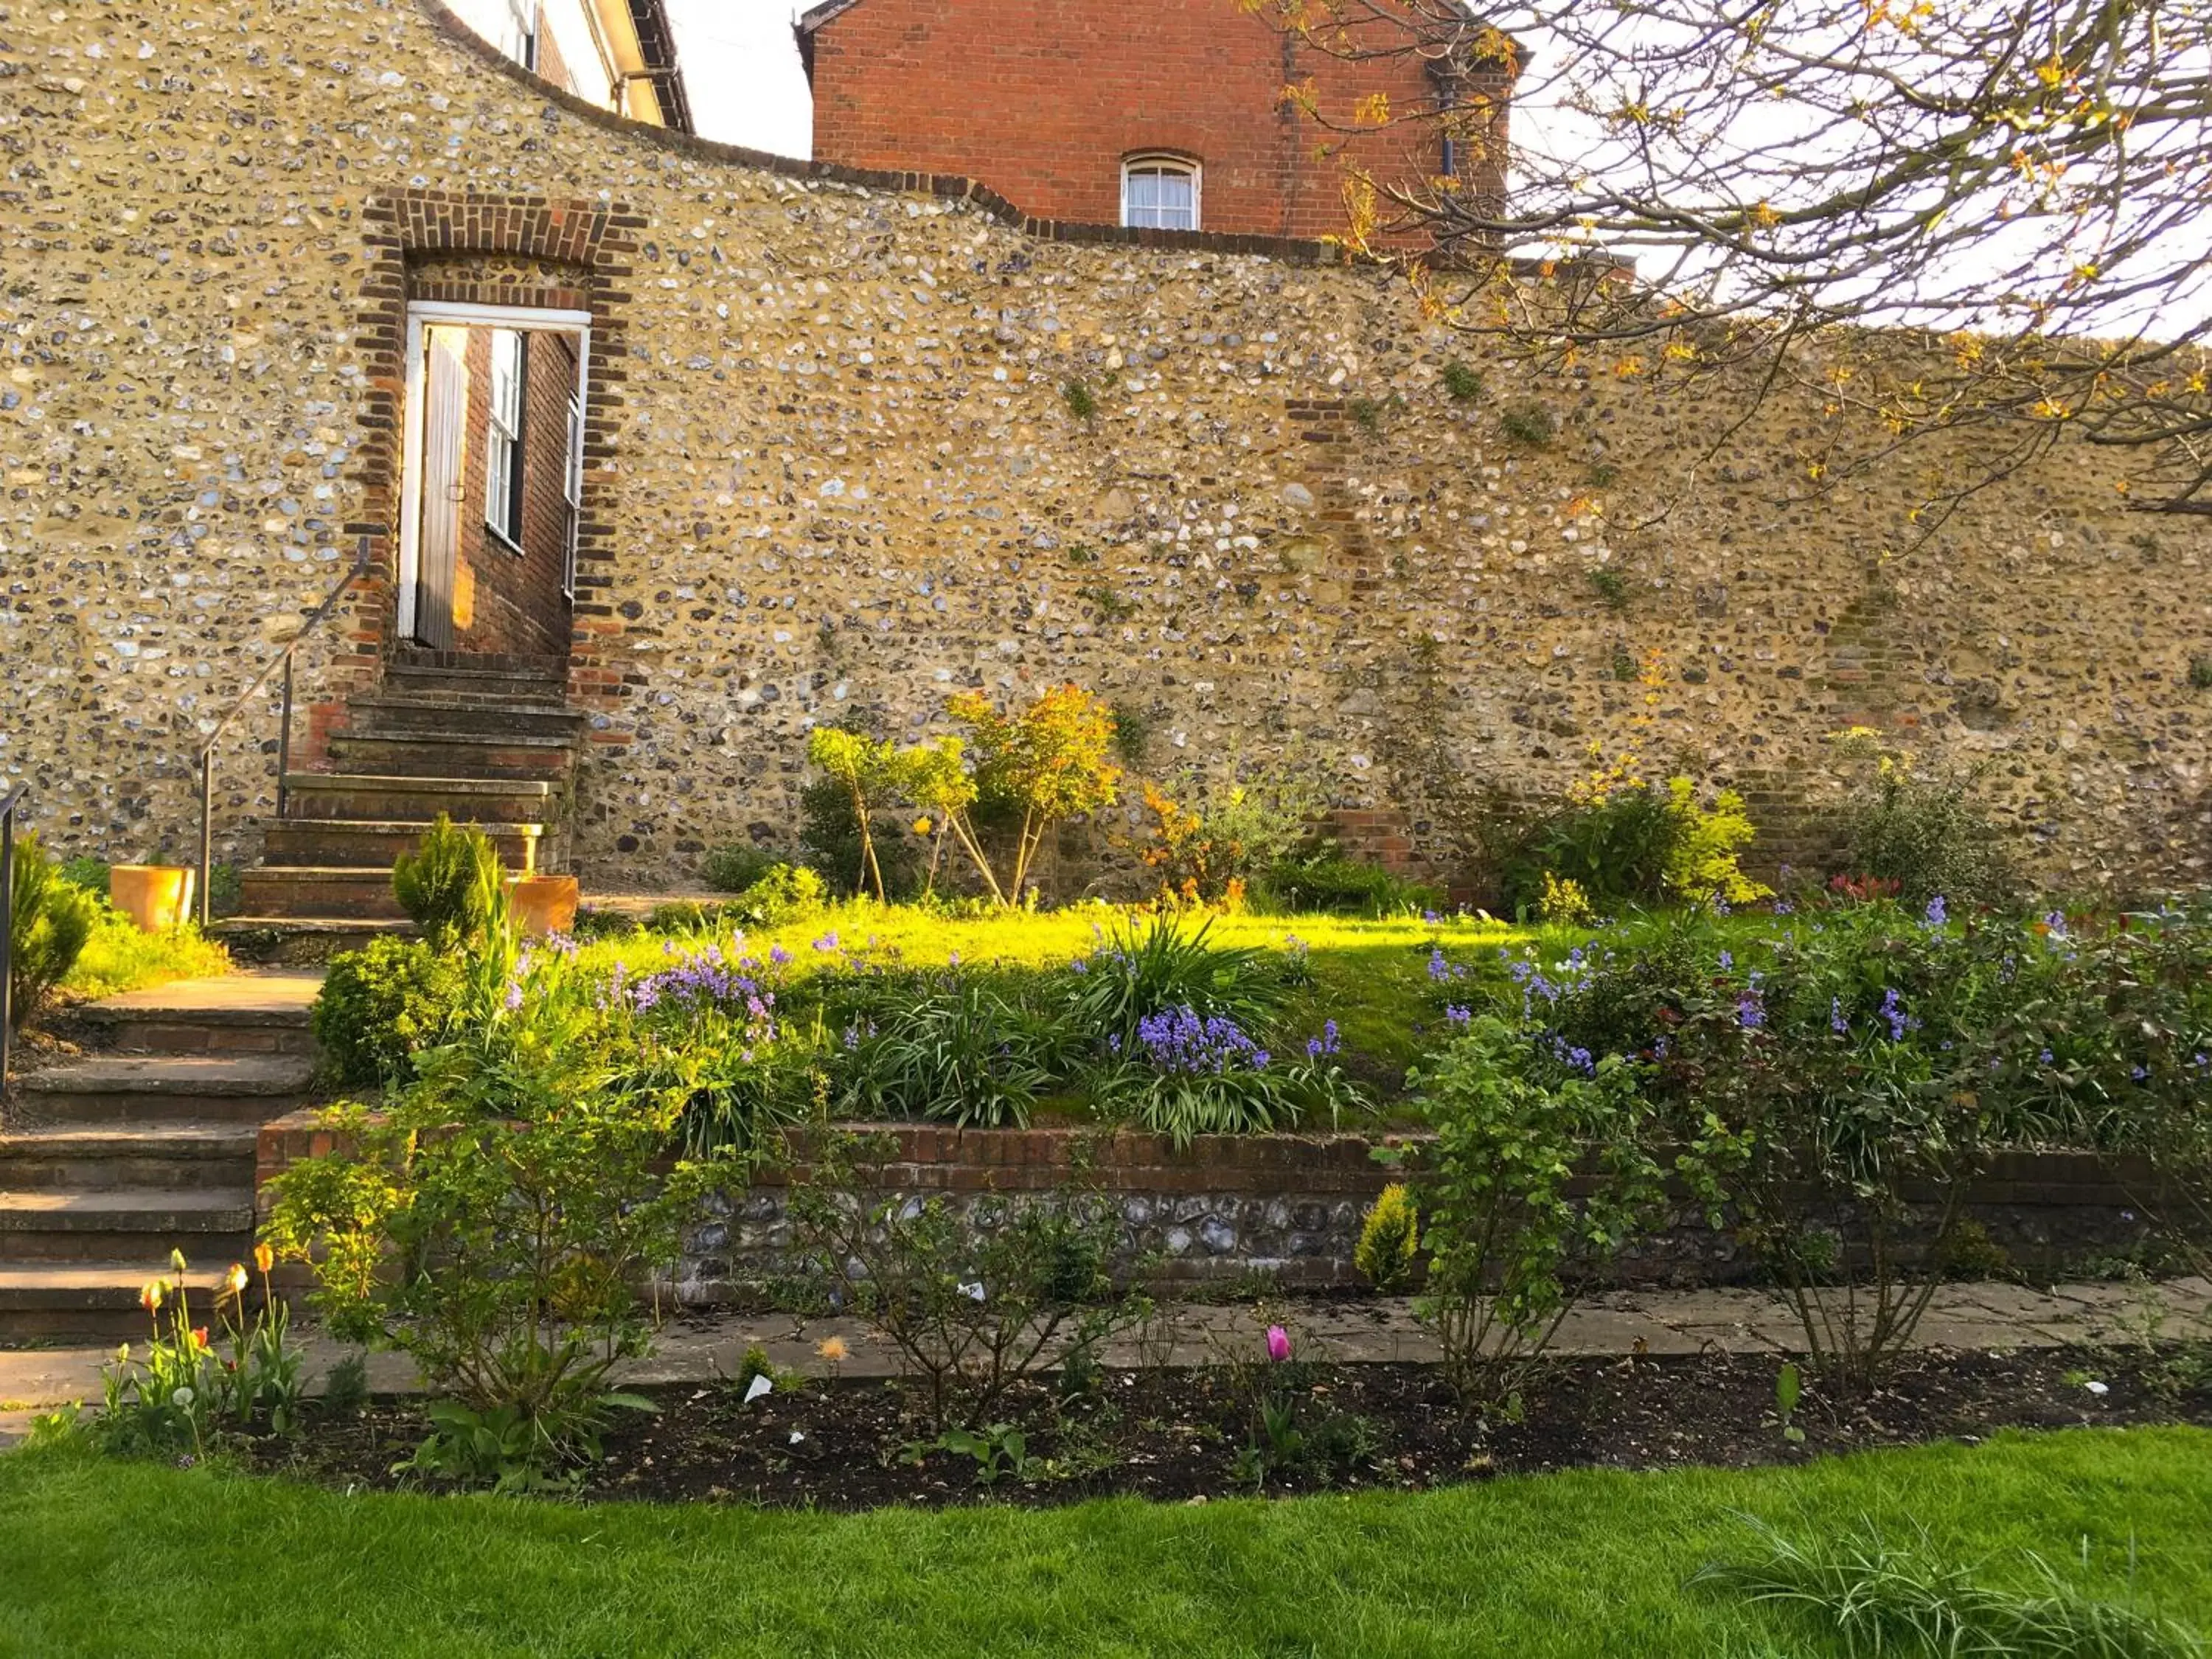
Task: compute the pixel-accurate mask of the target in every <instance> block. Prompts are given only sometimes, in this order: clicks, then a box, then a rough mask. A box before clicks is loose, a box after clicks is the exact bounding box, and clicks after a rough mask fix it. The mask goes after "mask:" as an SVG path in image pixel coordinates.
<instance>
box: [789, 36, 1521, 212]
mask: <svg viewBox="0 0 2212 1659" xmlns="http://www.w3.org/2000/svg"><path fill="white" fill-rule="evenodd" d="M1411 38H1412V37H1410V36H1408V35H1406V34H1403V33H1398V32H1395V31H1394V30H1392V29H1390V28H1389V27H1373V28H1370V30H1369V31H1368V33H1367V34H1366V35H1365V36H1364V37H1363V38H1362V39H1361V40H1360V42H1359V44H1360V45H1361V46H1363V47H1364V48H1367V49H1371V50H1375V51H1376V52H1383V53H1384V54H1386V55H1382V56H1377V57H1376V58H1371V59H1368V60H1364V61H1358V62H1347V61H1345V60H1344V59H1342V58H1337V57H1334V56H1330V55H1328V54H1325V53H1323V52H1319V51H1317V50H1315V49H1313V48H1312V47H1310V46H1293V45H1291V43H1290V42H1289V41H1288V40H1286V39H1285V37H1284V36H1283V35H1282V34H1280V33H1279V32H1278V31H1277V30H1275V29H1274V28H1273V27H1270V26H1269V25H1268V23H1267V21H1265V20H1264V19H1262V18H1261V17H1259V16H1257V15H1254V14H1252V13H1249V12H1247V11H1245V10H1243V9H1242V8H1240V7H1238V6H1237V5H1235V4H1233V3H1231V0H1157V3H1153V4H1148V5H1146V6H1143V7H1141V8H1137V9H1121V10H1116V9H1111V8H1101V7H1098V6H1096V5H1091V4H1087V3H1084V0H856V3H854V4H852V5H850V6H848V7H847V8H846V9H843V10H842V11H839V12H837V13H836V14H835V15H832V16H831V17H830V18H829V20H828V21H826V22H824V23H823V24H822V25H821V26H820V27H817V29H815V30H814V31H813V32H812V33H811V35H810V36H808V37H807V39H808V41H809V43H810V51H811V81H812V84H813V89H814V155H815V156H816V158H817V160H821V161H832V162H838V163H843V164H848V165H851V166H854V167H879V168H890V169H900V170H906V169H911V170H914V171H917V172H927V173H959V174H964V175H966V176H967V177H969V178H973V179H980V180H981V181H982V182H983V183H984V184H986V185H988V186H990V188H991V189H993V190H994V191H998V192H999V193H1000V195H1002V196H1005V197H1008V198H1010V199H1011V200H1012V201H1015V202H1017V203H1018V204H1020V205H1021V206H1022V208H1023V210H1024V211H1025V212H1028V213H1032V214H1036V215H1038V216H1042V217H1045V218H1052V219H1063V220H1070V221H1073V222H1078V223H1086V224H1104V225H1113V224H1119V223H1120V222H1121V161H1122V160H1123V158H1124V157H1125V156H1127V155H1132V154H1136V153H1141V152H1146V151H1164V152H1167V153H1170V154H1173V155H1180V156H1182V157H1184V158H1187V159H1189V160H1194V161H1198V162H1199V163H1200V166H1201V167H1202V170H1203V173H1202V191H1201V195H1202V200H1201V204H1200V208H1201V218H1202V225H1203V228H1206V229H1209V230H1218V231H1227V232H1243V233H1252V234H1262V235H1274V236H1300V237H1318V236H1328V235H1340V234H1343V233H1344V232H1345V230H1346V228H1347V225H1348V223H1349V218H1348V215H1347V211H1346V203H1345V197H1344V185H1345V182H1346V176H1347V175H1346V164H1347V162H1350V163H1352V164H1353V165H1356V166H1357V167H1361V168H1363V169H1365V170H1367V171H1369V172H1370V173H1372V174H1373V175H1374V176H1375V177H1376V179H1382V180H1386V181H1392V182H1396V181H1401V180H1402V181H1415V182H1419V183H1421V184H1424V185H1425V183H1426V182H1427V181H1428V180H1429V179H1431V178H1433V177H1434V176H1435V175H1436V174H1437V173H1438V172H1439V171H1440V170H1441V168H1442V165H1443V157H1442V143H1441V140H1440V138H1439V137H1438V136H1437V132H1436V131H1435V130H1434V129H1433V128H1432V127H1431V126H1430V125H1425V124H1423V123H1421V122H1419V121H1412V122H1408V121H1406V120H1404V119H1403V118H1404V117H1406V116H1408V115H1411V114H1413V113H1414V112H1419V111H1424V110H1429V109H1432V108H1434V107H1435V106H1436V103H1437V88H1436V85H1435V83H1434V82H1432V81H1431V78H1430V76H1429V75H1428V73H1427V70H1426V69H1425V66H1424V64H1425V60H1424V59H1423V58H1421V57H1420V56H1419V54H1418V53H1415V52H1412V51H1411V50H1409V49H1408V42H1409V41H1410V40H1411ZM1307 82H1311V83H1312V85H1313V88H1314V90H1315V93H1316V96H1317V99H1318V106H1319V108H1320V111H1321V112H1322V115H1323V116H1324V117H1325V118H1326V119H1327V120H1328V121H1329V122H1331V123H1336V124H1343V125H1351V124H1352V122H1353V120H1354V116H1355V112H1356V111H1357V110H1358V108H1359V107H1360V106H1361V103H1362V100H1364V99H1366V98H1367V97H1369V96H1370V95H1371V94H1381V95H1382V96H1383V97H1384V98H1386V99H1387V100H1388V102H1389V108H1390V111H1391V112H1392V114H1393V115H1394V116H1395V117H1397V118H1399V123H1398V125H1393V126H1389V127H1387V128H1383V129H1380V130H1370V131H1360V132H1358V133H1352V134H1345V133H1338V132H1333V131H1328V130H1326V129H1325V128H1324V127H1323V126H1322V125H1318V124H1316V122H1314V121H1312V120H1311V119H1310V118H1307V117H1305V116H1304V115H1303V114H1301V113H1300V112H1298V111H1297V109H1296V107H1295V106H1293V105H1292V104H1291V102H1290V101H1289V100H1286V99H1285V97H1284V95H1283V94H1284V89H1285V87H1286V86H1291V85H1303V84H1304V83H1307ZM1466 84H1467V87H1468V90H1467V92H1466V93H1465V94H1462V100H1461V101H1462V105H1467V104H1471V103H1472V102H1473V100H1474V98H1476V97H1481V98H1485V99H1491V100H1502V98H1503V96H1504V92H1505V85H1506V83H1505V82H1504V78H1503V77H1502V76H1498V75H1495V74H1489V75H1484V76H1476V77H1472V78H1470V79H1469V80H1468V82H1467V83H1466ZM1501 107H1502V106H1501ZM1503 121H1504V118H1503V114H1502V112H1501V114H1500V115H1499V117H1498V126H1497V128H1496V129H1495V130H1494V133H1493V137H1492V143H1494V144H1496V145H1497V146H1498V148H1497V149H1494V150H1493V151H1492V155H1493V156H1496V155H1502V154H1503V148H1502V145H1503ZM1463 173H1464V175H1465V176H1466V177H1467V178H1468V179H1469V182H1470V186H1471V187H1472V188H1474V189H1476V190H1479V191H1492V192H1494V191H1496V190H1498V187H1499V185H1498V177H1499V166H1498V162H1497V161H1495V160H1488V161H1485V162H1483V163H1482V164H1481V165H1480V167H1468V168H1465V169H1463Z"/></svg>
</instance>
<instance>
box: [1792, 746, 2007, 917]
mask: <svg viewBox="0 0 2212 1659" xmlns="http://www.w3.org/2000/svg"><path fill="white" fill-rule="evenodd" d="M1843 828H1844V842H1845V848H1846V850H1845V853H1844V866H1845V867H1844V869H1842V870H1841V871H1838V872H1835V873H1838V874H1840V875H1844V876H1850V877H1865V876H1871V877H1874V878H1875V879H1876V880H1878V881H1881V882H1885V883H1888V882H1894V883H1895V884H1897V885H1896V889H1895V891H1896V894H1897V896H1898V897H1899V899H1900V900H1902V901H1903V902H1905V903H1907V904H1911V905H1916V906H1917V905H1922V904H1925V903H1926V902H1928V901H1929V900H1930V899H1932V898H1934V897H1936V896H1937V895H1938V894H1941V895H1942V896H1943V897H1944V898H1945V899H1947V900H1948V901H1949V902H1951V903H1953V904H1954V905H1959V906H1962V907H1963V906H1966V905H1974V904H1996V903H2001V902H2003V901H2004V900H2005V899H2006V898H2007V897H2008V896H2009V895H2010V894H2011V893H2012V892H2013V891H2014V890H2015V888H2016V886H2017V880H2016V878H2015V874H2014V871H2013V868H2012V862H2011V860H2010V859H2009V857H2008V855H2007V854H2006V852H2005V848H2004V843H2003V838H2002V834H2001V833H2000V832H1999V830H1998V829H1997V827H1996V825H1995V824H1994V823H1990V818H1989V815H1988V813H1987V812H1985V811H1984V810H1983V808H1982V805H1981V804H1980V802H1978V800H1976V799H1975V798H1974V793H1973V788H1972V784H1971V782H1970V781H1968V780H1966V778H1963V777H1958V776H1950V777H1942V778H1923V777H1917V776H1915V775H1912V774H1911V773H1910V772H1908V771H1906V770H1905V769H1903V768H1901V767H1895V766H1891V767H1885V768H1883V769H1881V772H1880V773H1879V774H1878V775H1876V776H1875V778H1874V780H1873V781H1872V783H1871V785H1870V786H1869V787H1868V788H1867V789H1866V790H1865V791H1864V792H1863V793H1862V795H1861V797H1860V799H1858V800H1857V801H1856V802H1854V803H1853V804H1852V805H1850V807H1849V808H1847V809H1846V811H1845V813H1844V825H1843Z"/></svg>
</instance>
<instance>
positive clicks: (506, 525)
mask: <svg viewBox="0 0 2212 1659" xmlns="http://www.w3.org/2000/svg"><path fill="white" fill-rule="evenodd" d="M490 332H491V394H490V399H489V404H488V406H487V412H488V414H489V417H490V418H489V420H488V421H487V422H485V428H486V429H485V436H484V522H485V523H486V524H488V525H489V526H491V527H492V529H493V530H494V531H495V532H497V533H498V534H499V535H501V536H502V537H504V538H506V539H507V541H509V542H511V543H513V544H514V545H515V546H517V547H520V545H521V544H522V388H523V380H524V376H525V374H526V369H525V367H524V365H525V363H526V361H527V354H526V352H525V350H524V349H523V343H522V334H521V331H520V330H517V329H512V328H495V329H493V330H491V331H490Z"/></svg>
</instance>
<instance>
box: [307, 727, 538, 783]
mask: <svg viewBox="0 0 2212 1659" xmlns="http://www.w3.org/2000/svg"><path fill="white" fill-rule="evenodd" d="M330 753H331V759H332V760H333V761H335V762H337V763H338V764H339V765H341V766H347V767H353V768H357V769H360V770H361V771H363V772H371V773H378V774H381V775H386V776H398V777H410V776H422V777H435V778H483V779H507V778H513V779H520V780H526V781H545V782H553V781H557V780H559V779H560V778H562V777H563V776H565V775H567V774H568V769H569V768H570V766H571V765H572V764H573V763H574V760H575V757H576V745H575V743H574V739H573V738H566V737H538V736H525V737H485V736H483V735H480V734H478V733H475V732H366V731H347V732H332V733H331V740H330Z"/></svg>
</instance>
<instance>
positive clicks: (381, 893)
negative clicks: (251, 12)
mask: <svg viewBox="0 0 2212 1659" xmlns="http://www.w3.org/2000/svg"><path fill="white" fill-rule="evenodd" d="M566 685H567V668H566V665H565V664H564V663H563V662H562V659H558V658H554V657H520V656H488V655H482V654H476V653H459V652H427V651H418V652H412V653H402V654H400V655H399V656H398V657H397V658H395V659H393V660H392V661H391V662H390V663H388V664H387V665H386V668H385V679H384V684H383V685H382V686H381V687H380V688H379V689H378V690H377V691H376V692H375V693H374V694H373V695H371V696H362V697H356V698H354V699H353V700H352V701H351V702H350V703H349V705H348V712H349V720H348V724H347V726H346V727H345V729H344V730H343V731H342V732H334V733H333V734H332V735H331V738H330V758H331V763H332V765H333V766H335V767H336V768H337V770H334V771H329V772H295V773H292V774H290V775H288V776H287V777H286V779H285V788H286V793H287V794H288V795H289V804H288V806H287V809H286V813H285V816H284V817H283V818H281V819H277V820H275V821H273V822H272V823H270V824H269V826H268V828H267V831H266V834H265V836H264V841H263V847H262V855H261V863H260V864H259V865H258V866H257V867H255V868H253V869H251V870H248V871H246V872H245V873H244V875H243V876H242V878H241V880H240V910H241V912H242V914H241V915H239V916H237V917H235V918H234V919H232V921H230V922H229V923H228V924H227V926H226V931H239V930H244V929H251V928H255V927H263V926H269V925H285V924H295V923H298V922H300V921H328V922H332V923H337V922H345V921H351V922H368V923H374V922H379V921H382V922H386V923H389V922H392V921H397V920H398V918H399V916H400V914H401V913H400V910H399V907H398V902H397V901H396V900H394V899H393V897H392V880H391V872H392V860H393V859H394V858H395V857H397V856H398V854H401V853H403V852H405V851H407V850H408V849H409V848H411V847H412V846H413V845H414V844H415V842H416V841H417V840H418V839H419V838H420V837H421V836H422V832H423V831H424V830H425V829H428V828H429V827H430V824H431V823H432V821H433V820H435V818H436V817H437V816H438V814H439V813H441V812H444V813H446V814H447V816H449V817H452V818H453V820H454V822H456V823H475V824H478V825H481V826H482V827H483V829H484V831H485V832H486V834H488V835H489V836H490V837H491V839H492V842H493V843H494V845H495V846H496V847H497V848H499V853H500V857H501V860H502V861H504V862H505V864H506V866H507V869H508V870H509V871H510V872H516V873H526V872H532V871H546V872H556V871H559V870H561V869H562V868H563V867H565V866H566V864H567V862H568V845H567V842H568V832H567V824H568V775H569V772H570V769H571V768H572V767H573V765H574V760H575V754H576V745H577V743H578V741H579V739H580V738H581V736H582V734H583V728H584V722H585V719H586V717H585V715H584V714H582V713H581V712H580V711H578V710H574V709H571V708H568V707H567V706H566V704H565V695H566Z"/></svg>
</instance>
